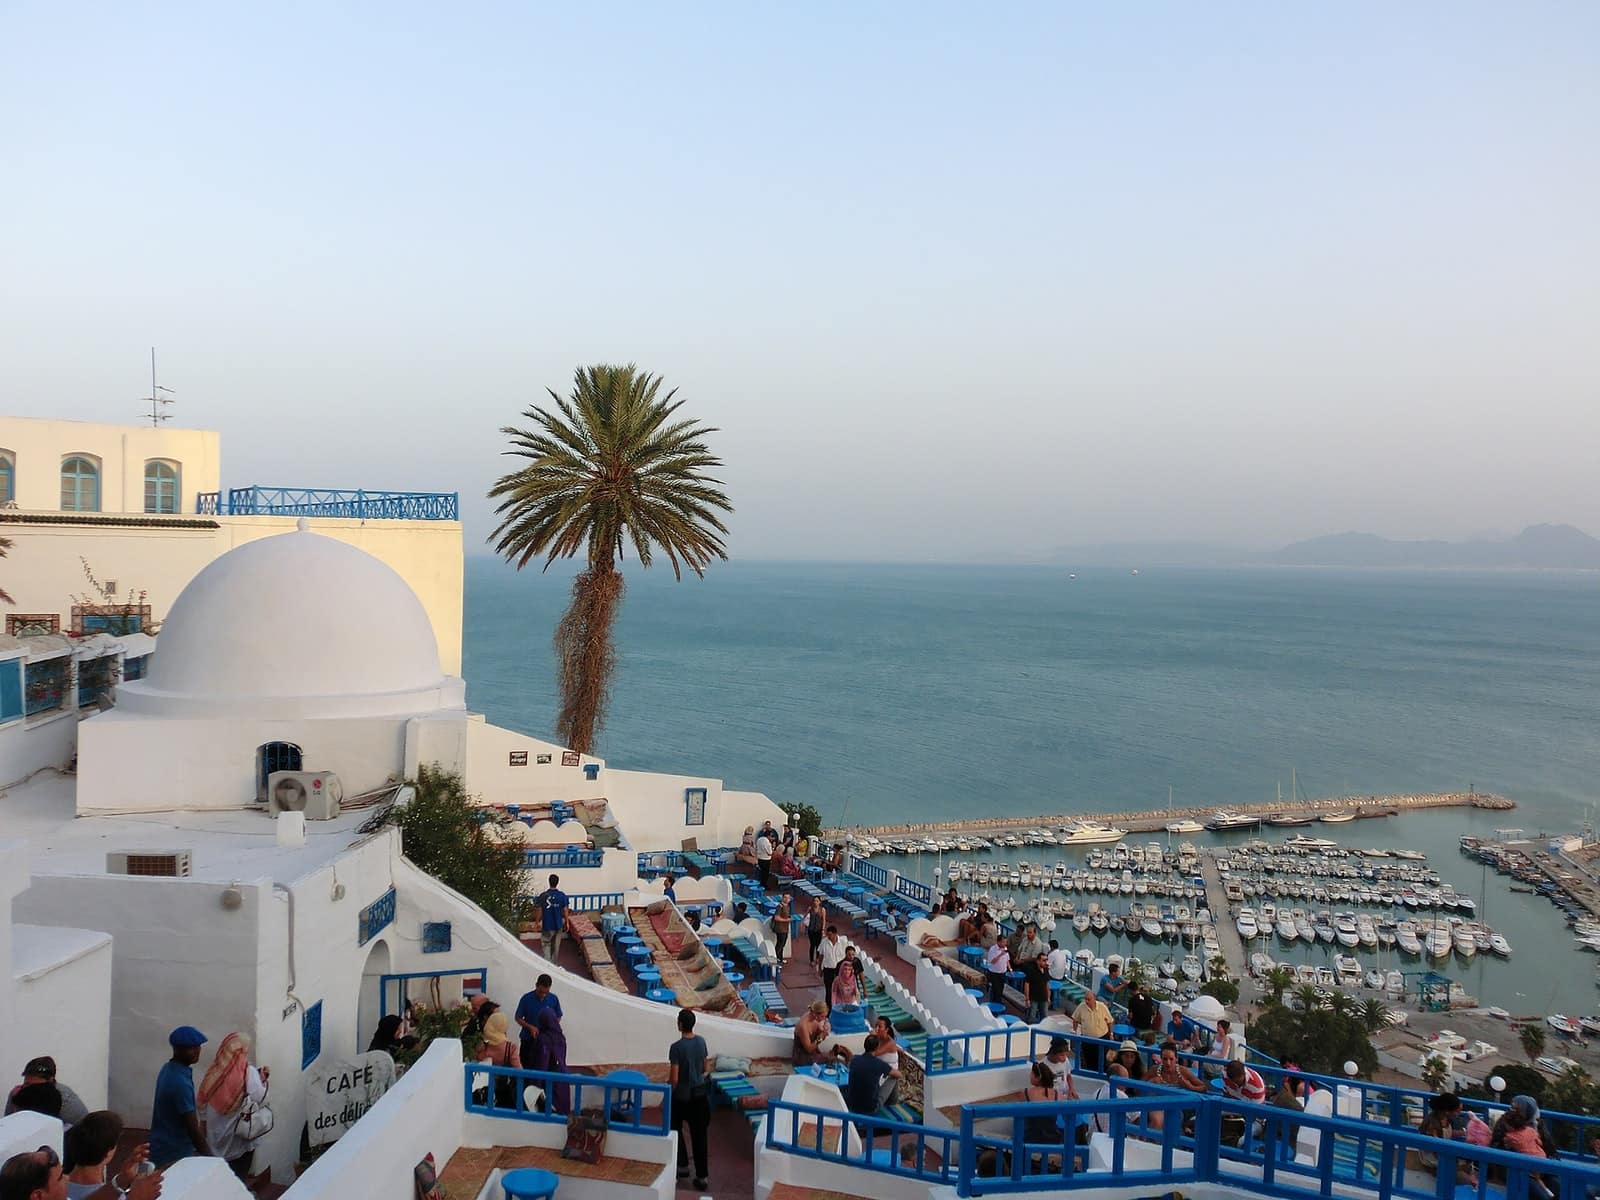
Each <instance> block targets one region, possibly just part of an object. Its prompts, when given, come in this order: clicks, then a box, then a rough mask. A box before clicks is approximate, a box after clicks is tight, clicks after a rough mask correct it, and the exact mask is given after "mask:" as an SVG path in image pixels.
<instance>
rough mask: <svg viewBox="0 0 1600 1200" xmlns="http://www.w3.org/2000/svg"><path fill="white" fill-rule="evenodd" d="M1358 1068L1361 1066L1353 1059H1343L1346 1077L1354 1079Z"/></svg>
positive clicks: (1358, 1070)
mask: <svg viewBox="0 0 1600 1200" xmlns="http://www.w3.org/2000/svg"><path fill="white" fill-rule="evenodd" d="M1360 1070H1361V1068H1360V1067H1358V1066H1357V1065H1356V1061H1355V1059H1353V1058H1350V1059H1346V1060H1345V1064H1344V1073H1345V1076H1346V1077H1347V1078H1350V1079H1354V1078H1355V1077H1356V1075H1357V1074H1358V1073H1359V1072H1360Z"/></svg>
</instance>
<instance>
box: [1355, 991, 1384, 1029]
mask: <svg viewBox="0 0 1600 1200" xmlns="http://www.w3.org/2000/svg"><path fill="white" fill-rule="evenodd" d="M1360 1015H1361V1024H1362V1025H1364V1026H1366V1030H1367V1032H1368V1033H1377V1032H1378V1031H1379V1030H1382V1029H1387V1028H1388V1027H1389V1006H1388V1005H1387V1004H1385V1003H1384V1002H1383V1001H1382V1000H1379V999H1378V998H1377V997H1373V998H1372V999H1370V1000H1367V1001H1366V1002H1365V1003H1364V1004H1362V1006H1361V1014H1360Z"/></svg>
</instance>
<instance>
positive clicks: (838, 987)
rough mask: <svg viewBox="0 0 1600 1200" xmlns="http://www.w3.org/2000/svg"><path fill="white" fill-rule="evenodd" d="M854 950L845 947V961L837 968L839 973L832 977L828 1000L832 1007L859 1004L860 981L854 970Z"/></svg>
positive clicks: (850, 947)
mask: <svg viewBox="0 0 1600 1200" xmlns="http://www.w3.org/2000/svg"><path fill="white" fill-rule="evenodd" d="M855 956H856V948H855V947H854V946H846V947H845V950H844V957H845V961H844V962H843V964H841V965H840V967H839V973H838V974H837V975H835V976H834V977H833V991H832V993H831V994H830V996H829V999H831V1000H832V1001H833V1007H834V1008H838V1007H839V1006H840V1005H841V1004H859V1003H861V979H860V977H859V975H858V973H857V970H856V963H855V961H854V960H855Z"/></svg>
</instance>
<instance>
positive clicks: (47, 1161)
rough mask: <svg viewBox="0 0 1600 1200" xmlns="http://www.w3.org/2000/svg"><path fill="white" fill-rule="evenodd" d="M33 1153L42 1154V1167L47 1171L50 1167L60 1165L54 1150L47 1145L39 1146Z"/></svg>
mask: <svg viewBox="0 0 1600 1200" xmlns="http://www.w3.org/2000/svg"><path fill="white" fill-rule="evenodd" d="M34 1153H35V1154H42V1155H44V1169H45V1170H47V1171H48V1170H49V1169H50V1168H51V1167H59V1166H60V1165H61V1160H60V1159H59V1158H57V1157H56V1152H55V1151H54V1150H53V1149H51V1148H50V1147H49V1146H40V1147H39V1148H38V1149H37V1150H35V1151H34Z"/></svg>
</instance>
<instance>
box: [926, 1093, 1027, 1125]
mask: <svg viewBox="0 0 1600 1200" xmlns="http://www.w3.org/2000/svg"><path fill="white" fill-rule="evenodd" d="M1026 1098H1027V1097H1026V1096H1025V1095H1024V1094H1023V1093H1022V1092H1007V1093H1006V1094H1005V1095H1004V1096H990V1097H988V1098H987V1099H984V1100H968V1101H967V1103H968V1104H1021V1103H1022V1101H1023V1100H1025V1099H1026ZM961 1109H962V1106H961V1105H959V1104H947V1105H945V1106H944V1107H943V1108H941V1109H940V1110H939V1111H940V1113H942V1114H943V1115H944V1118H945V1120H947V1121H949V1122H950V1124H951V1126H952V1127H959V1126H960V1125H961Z"/></svg>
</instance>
